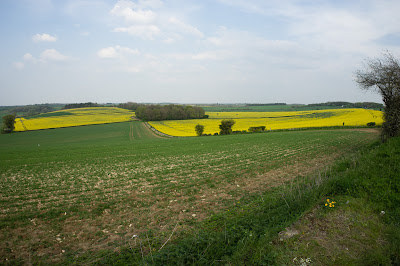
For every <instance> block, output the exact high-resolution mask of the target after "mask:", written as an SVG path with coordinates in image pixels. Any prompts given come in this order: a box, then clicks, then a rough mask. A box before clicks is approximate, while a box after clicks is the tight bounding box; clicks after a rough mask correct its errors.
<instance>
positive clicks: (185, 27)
mask: <svg viewBox="0 0 400 266" xmlns="http://www.w3.org/2000/svg"><path fill="white" fill-rule="evenodd" d="M168 22H169V23H170V24H172V25H174V26H175V27H176V28H177V30H179V31H181V32H183V33H186V34H190V35H194V36H196V37H199V38H203V37H204V34H203V33H202V32H201V31H199V30H198V29H197V28H196V27H193V26H191V25H189V24H186V23H184V22H182V21H180V20H179V19H177V18H175V17H171V18H169V20H168Z"/></svg>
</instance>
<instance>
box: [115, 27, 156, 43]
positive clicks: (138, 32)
mask: <svg viewBox="0 0 400 266" xmlns="http://www.w3.org/2000/svg"><path fill="white" fill-rule="evenodd" d="M114 32H126V33H128V34H130V35H134V36H137V37H140V38H142V39H147V40H153V39H154V38H155V36H157V35H159V34H160V29H159V28H158V27H157V26H155V25H135V26H130V27H120V28H115V29H114Z"/></svg>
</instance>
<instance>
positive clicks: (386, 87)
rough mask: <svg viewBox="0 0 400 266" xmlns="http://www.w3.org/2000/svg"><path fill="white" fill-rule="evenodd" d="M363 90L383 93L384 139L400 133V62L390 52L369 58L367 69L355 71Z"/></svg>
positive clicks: (356, 79) (357, 80)
mask: <svg viewBox="0 0 400 266" xmlns="http://www.w3.org/2000/svg"><path fill="white" fill-rule="evenodd" d="M355 76H356V78H355V81H356V82H357V83H358V85H359V86H360V88H361V89H363V90H373V91H377V92H378V93H380V94H381V96H382V100H383V102H384V104H385V109H384V123H383V131H382V140H385V139H386V138H390V137H394V136H399V135H400V62H399V60H398V59H397V58H395V57H394V56H393V55H392V54H391V53H390V52H388V51H387V52H385V53H384V54H383V57H382V58H375V59H369V60H367V62H366V64H365V69H363V70H357V71H356V72H355Z"/></svg>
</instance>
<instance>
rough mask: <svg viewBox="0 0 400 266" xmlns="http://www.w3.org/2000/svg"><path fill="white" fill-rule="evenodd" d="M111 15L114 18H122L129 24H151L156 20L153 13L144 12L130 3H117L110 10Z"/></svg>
mask: <svg viewBox="0 0 400 266" xmlns="http://www.w3.org/2000/svg"><path fill="white" fill-rule="evenodd" d="M134 9H136V10H134ZM111 14H112V15H114V16H118V17H123V18H124V19H125V20H126V21H127V22H130V23H141V24H149V23H152V22H153V21H154V20H155V18H156V14H155V13H154V12H153V11H151V10H144V9H142V8H141V7H139V6H138V5H137V4H135V3H132V2H131V1H118V2H117V3H116V4H115V6H114V8H113V9H112V10H111Z"/></svg>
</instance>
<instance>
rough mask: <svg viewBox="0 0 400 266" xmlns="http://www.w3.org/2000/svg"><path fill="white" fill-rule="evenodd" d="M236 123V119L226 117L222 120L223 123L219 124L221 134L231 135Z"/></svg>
mask: <svg viewBox="0 0 400 266" xmlns="http://www.w3.org/2000/svg"><path fill="white" fill-rule="evenodd" d="M235 123H236V121H235V120H233V119H224V120H222V121H221V124H220V125H219V129H221V131H220V132H219V134H220V135H229V134H232V127H233V125H234V124H235Z"/></svg>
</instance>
